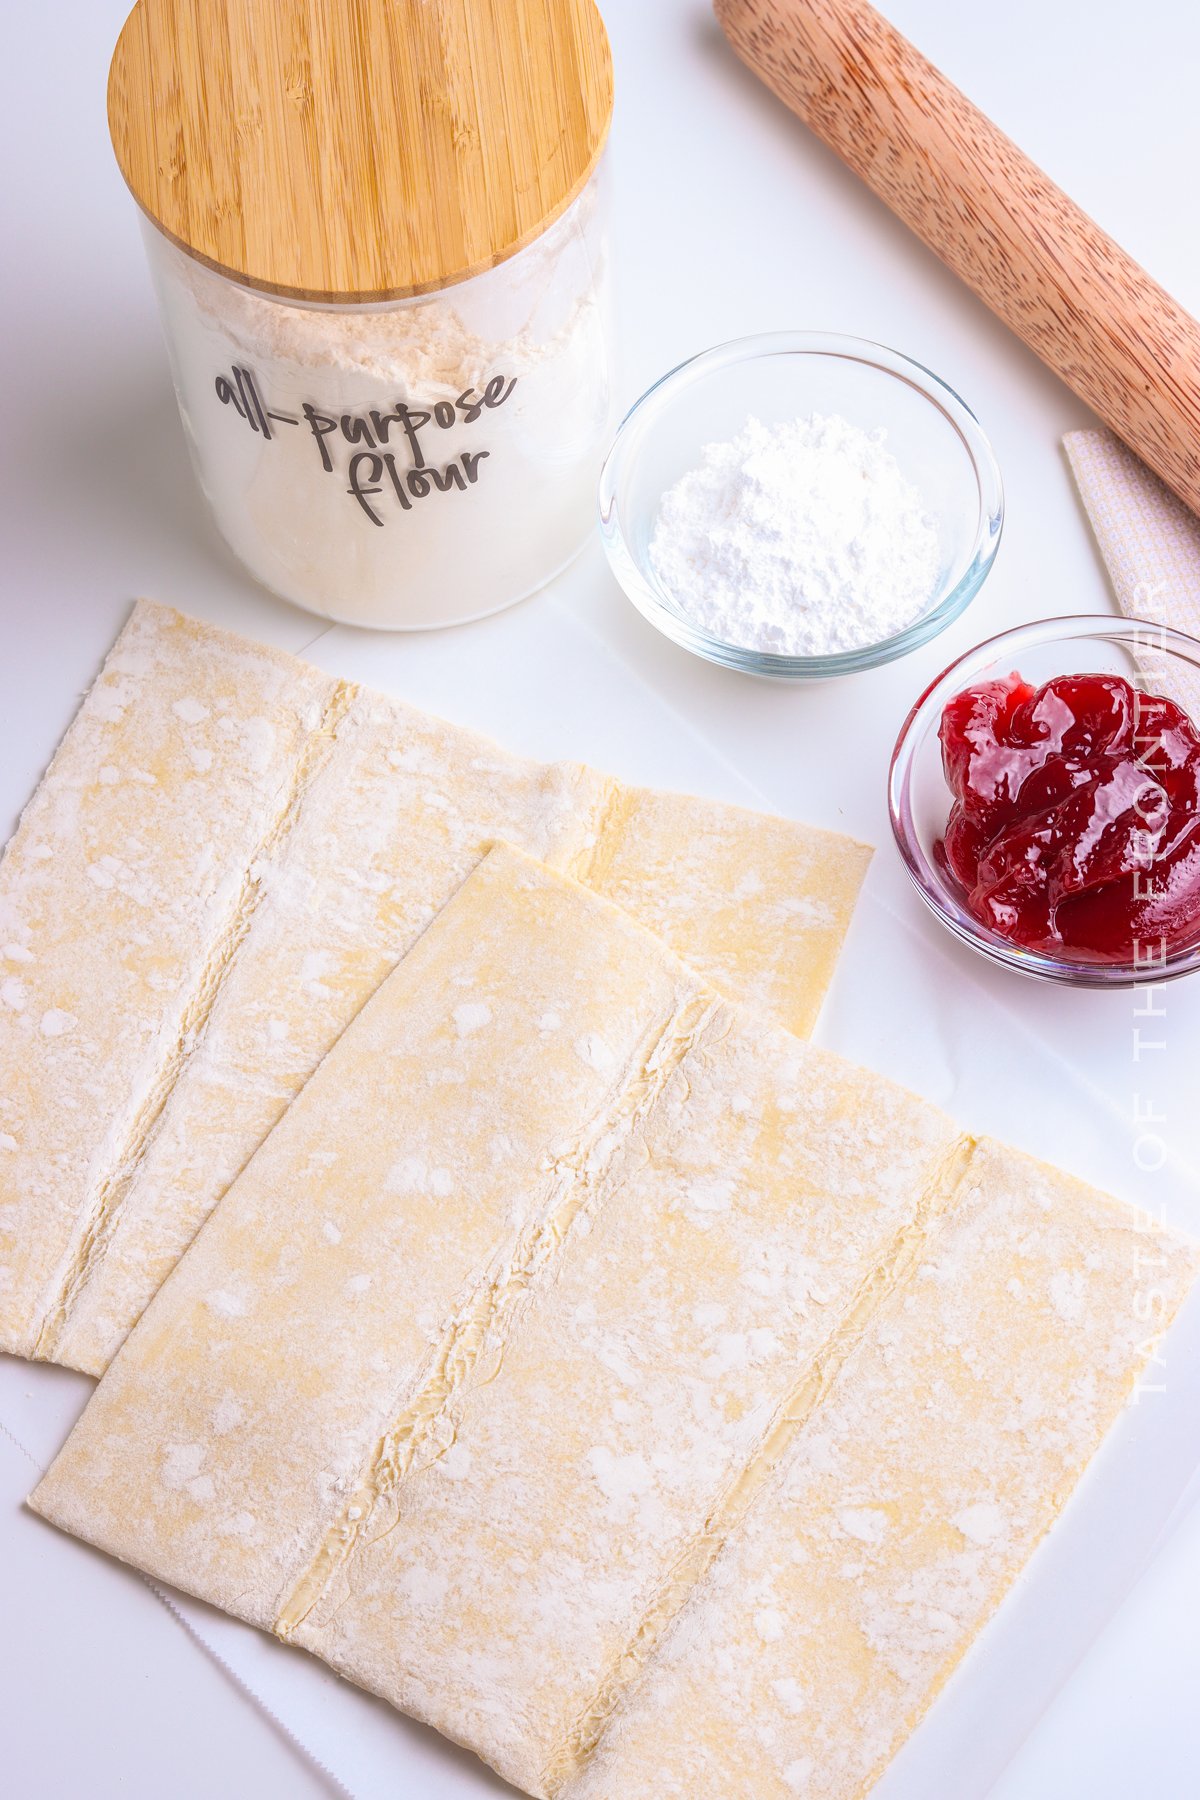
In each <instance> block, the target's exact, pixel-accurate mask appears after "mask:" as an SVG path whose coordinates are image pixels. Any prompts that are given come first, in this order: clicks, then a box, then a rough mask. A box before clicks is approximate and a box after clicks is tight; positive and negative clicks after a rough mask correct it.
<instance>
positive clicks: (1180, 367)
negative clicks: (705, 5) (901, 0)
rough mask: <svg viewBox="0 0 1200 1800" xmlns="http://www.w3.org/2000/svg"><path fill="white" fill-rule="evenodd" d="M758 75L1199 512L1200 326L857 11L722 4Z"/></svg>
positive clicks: (853, 4) (946, 85)
mask: <svg viewBox="0 0 1200 1800" xmlns="http://www.w3.org/2000/svg"><path fill="white" fill-rule="evenodd" d="M716 14H717V18H718V19H719V21H720V23H721V27H722V29H723V30H724V32H725V35H726V36H727V37H728V39H729V41H730V43H731V44H732V45H733V47H734V49H735V50H736V51H737V53H738V55H739V56H740V57H741V58H742V59H743V61H744V62H746V63H748V64H749V66H750V68H752V69H753V70H754V72H755V74H756V75H758V76H760V77H761V78H762V80H763V81H765V82H766V84H767V86H768V87H770V88H772V89H773V90H774V92H775V93H776V94H778V95H779V97H780V99H781V100H784V101H786V103H787V105H788V106H790V107H791V109H792V111H793V112H794V113H797V114H798V115H799V117H800V118H801V119H803V121H804V123H805V124H806V125H808V126H810V127H811V129H812V130H813V131H815V132H816V133H817V135H818V137H821V138H824V140H825V142H826V143H827V144H828V145H829V146H830V147H831V148H832V149H834V150H836V151H837V153H838V155H839V156H840V157H841V158H842V159H843V161H844V162H846V163H848V164H849V165H850V167H851V168H852V169H853V170H854V172H855V174H857V175H860V176H861V177H862V179H863V180H864V181H865V182H866V183H867V185H868V186H869V187H871V188H873V189H874V191H875V193H877V194H878V195H879V197H880V198H881V199H882V200H885V201H886V202H887V204H888V206H890V207H891V209H892V211H893V212H895V213H897V214H898V215H899V217H900V218H902V219H903V220H904V222H905V224H906V225H908V226H910V227H911V228H912V230H913V231H915V232H916V234H917V236H918V237H920V238H923V239H924V241H925V243H927V244H928V245H929V247H930V248H931V249H932V250H935V251H936V252H937V254H938V255H939V256H940V257H941V259H942V261H943V262H944V263H946V264H948V266H949V267H950V268H951V269H953V270H954V272H955V274H956V275H959V276H961V277H962V279H963V280H964V281H965V282H967V283H968V285H969V286H970V287H972V288H974V290H975V292H976V293H977V294H978V295H979V296H980V298H981V299H982V300H984V301H986V303H987V304H988V306H990V307H991V309H992V311H993V312H994V313H997V314H998V315H999V317H1000V318H1001V319H1003V320H1004V323H1005V324H1006V325H1008V326H1009V327H1010V328H1011V330H1013V331H1015V332H1016V334H1017V336H1018V337H1020V338H1023V339H1024V341H1025V342H1026V343H1027V344H1028V345H1029V347H1030V349H1031V350H1035V351H1036V352H1037V354H1038V355H1039V356H1040V357H1041V359H1042V361H1043V362H1045V363H1046V364H1048V365H1049V367H1050V368H1051V369H1053V370H1054V372H1055V373H1056V374H1057V375H1060V376H1061V377H1062V379H1063V380H1064V381H1065V382H1066V383H1067V386H1068V387H1070V388H1073V389H1074V391H1075V392H1076V393H1077V394H1078V395H1079V396H1080V398H1081V399H1083V400H1086V401H1087V403H1088V405H1089V406H1091V407H1093V408H1094V409H1095V411H1096V412H1098V413H1099V415H1100V417H1101V418H1102V419H1103V420H1104V422H1105V424H1107V425H1110V426H1111V427H1112V429H1113V430H1114V431H1115V432H1116V433H1117V434H1118V435H1119V436H1120V437H1122V438H1124V440H1125V442H1126V443H1127V444H1128V445H1129V446H1130V448H1131V449H1133V450H1135V451H1136V452H1137V454H1138V455H1139V456H1140V457H1142V458H1143V460H1144V461H1145V462H1147V463H1149V465H1150V467H1151V468H1152V469H1153V470H1154V471H1155V472H1156V473H1157V474H1158V475H1161V477H1162V479H1163V480H1164V481H1165V482H1166V483H1167V485H1168V487H1171V488H1173V489H1174V491H1175V492H1176V493H1177V494H1178V495H1179V497H1180V499H1181V500H1183V501H1185V502H1186V504H1187V505H1188V506H1190V507H1191V508H1192V510H1193V511H1195V512H1200V454H1198V451H1200V324H1198V323H1197V321H1196V320H1195V319H1194V318H1193V317H1192V316H1191V314H1190V313H1187V312H1185V311H1184V309H1183V308H1182V307H1181V306H1180V305H1179V304H1178V303H1177V302H1176V301H1175V300H1173V299H1172V298H1171V296H1170V295H1169V294H1168V293H1167V292H1166V291H1165V289H1163V288H1161V287H1159V285H1158V283H1157V282H1156V281H1153V280H1151V278H1150V276H1149V275H1147V273H1146V271H1145V270H1144V269H1143V268H1142V267H1141V266H1140V265H1139V264H1138V263H1136V262H1134V260H1133V258H1132V257H1131V256H1129V255H1127V254H1126V252H1125V251H1124V250H1122V249H1121V247H1120V245H1119V244H1115V243H1114V242H1113V240H1112V238H1110V237H1109V236H1108V235H1107V234H1106V233H1105V232H1103V231H1101V229H1100V227H1099V226H1098V225H1097V224H1096V223H1095V221H1094V220H1093V219H1089V218H1088V216H1087V214H1086V213H1085V212H1082V211H1081V210H1080V208H1079V207H1078V206H1076V205H1075V202H1074V201H1073V200H1071V199H1070V198H1069V196H1068V195H1066V194H1064V192H1063V191H1062V189H1061V188H1060V187H1057V186H1056V185H1055V184H1054V182H1052V181H1051V180H1050V178H1049V177H1048V176H1047V175H1046V174H1044V173H1043V171H1042V170H1041V169H1039V168H1038V167H1037V165H1036V164H1035V163H1033V162H1031V161H1030V159H1029V158H1028V157H1027V156H1026V155H1025V154H1024V153H1023V152H1022V151H1021V150H1019V149H1018V148H1017V146H1016V144H1014V143H1013V141H1012V139H1011V138H1008V137H1005V135H1004V133H1003V132H1002V131H1000V130H998V129H997V127H996V126H995V125H993V124H992V122H991V120H990V119H989V118H987V117H986V115H985V114H983V113H981V112H980V111H979V109H978V107H976V106H973V105H972V104H971V102H970V101H969V100H968V99H967V98H966V96H965V94H962V93H960V91H959V90H958V88H956V87H954V86H953V84H952V83H951V82H949V81H947V79H946V77H945V76H944V75H943V74H942V73H941V72H940V70H938V69H935V68H934V66H933V64H932V63H931V62H928V61H927V60H926V58H925V57H923V56H922V55H921V54H920V52H919V51H917V50H915V49H914V48H913V46H912V45H911V44H910V43H909V42H908V40H907V39H906V38H904V37H901V35H900V33H899V32H898V31H896V30H894V29H893V27H892V26H891V25H889V24H888V22H887V20H886V19H884V18H883V17H881V15H880V14H879V13H877V12H876V11H875V9H874V7H872V6H868V5H865V4H864V3H863V0H716Z"/></svg>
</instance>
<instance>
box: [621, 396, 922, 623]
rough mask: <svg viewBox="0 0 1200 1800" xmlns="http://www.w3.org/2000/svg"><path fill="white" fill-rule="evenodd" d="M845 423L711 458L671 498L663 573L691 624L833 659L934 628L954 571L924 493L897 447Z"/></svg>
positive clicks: (802, 428)
mask: <svg viewBox="0 0 1200 1800" xmlns="http://www.w3.org/2000/svg"><path fill="white" fill-rule="evenodd" d="M885 438H886V433H885V432H884V431H883V429H882V428H880V429H878V430H875V431H870V432H867V431H862V430H860V429H859V427H858V426H856V425H851V424H849V423H848V422H847V421H846V420H845V419H843V418H839V417H838V416H837V415H833V416H831V417H823V416H822V415H821V414H820V413H813V414H812V415H811V416H810V417H808V418H800V419H791V420H787V421H785V422H784V423H782V424H778V425H770V426H768V425H764V424H762V423H761V422H760V421H759V420H758V419H749V420H747V422H746V424H745V425H744V426H743V428H742V430H741V431H739V432H738V434H737V436H736V437H735V438H733V439H732V440H730V441H728V442H724V443H718V444H708V445H706V446H705V448H704V451H703V454H702V459H701V461H700V463H699V465H698V466H697V467H696V468H694V469H690V470H688V472H687V473H686V474H685V475H683V476H682V477H681V478H680V479H679V480H678V481H677V482H676V483H675V485H674V486H673V487H671V488H670V489H668V491H667V492H666V493H665V494H664V495H663V498H662V501H661V504H660V506H659V510H658V516H657V519H656V521H655V524H654V531H653V536H652V539H651V544H650V562H651V566H652V567H653V570H654V573H655V574H656V576H657V577H658V580H659V581H660V583H661V584H662V586H663V588H664V589H665V590H666V592H667V593H668V594H669V595H670V596H671V598H672V600H673V601H674V603H675V605H676V606H677V607H678V609H679V610H680V612H682V613H685V614H686V615H687V617H688V618H689V619H690V620H691V621H692V622H693V623H694V624H696V625H698V626H700V627H701V629H702V630H704V631H706V632H707V633H708V634H709V635H710V636H712V637H715V638H719V639H721V640H722V642H724V643H728V644H737V645H740V646H742V647H743V648H745V649H748V650H765V651H773V652H775V653H776V654H778V655H784V656H825V655H830V654H833V653H836V652H839V651H845V650H858V649H862V648H864V647H865V646H867V645H869V644H876V643H879V642H880V641H881V640H882V639H884V638H888V637H892V636H893V635H894V634H895V633H896V632H898V631H902V630H903V629H904V627H905V626H906V625H911V624H913V623H914V621H915V620H917V619H918V618H920V616H921V614H922V613H923V612H924V611H925V610H926V608H927V606H928V604H929V601H930V599H931V598H932V595H933V591H934V588H935V586H936V584H937V579H938V574H939V569H940V560H941V559H940V551H939V546H938V535H937V530H936V527H935V525H934V523H933V522H932V521H931V520H930V518H929V517H928V515H927V513H926V511H925V507H924V504H923V501H922V498H921V495H920V493H919V492H918V490H917V489H916V488H915V487H914V486H913V485H912V483H911V482H910V481H909V480H908V479H907V478H906V477H905V475H904V474H903V472H902V470H901V469H900V466H899V464H898V463H897V462H896V459H895V457H894V456H893V455H892V453H891V451H890V450H888V449H887V448H886V447H885Z"/></svg>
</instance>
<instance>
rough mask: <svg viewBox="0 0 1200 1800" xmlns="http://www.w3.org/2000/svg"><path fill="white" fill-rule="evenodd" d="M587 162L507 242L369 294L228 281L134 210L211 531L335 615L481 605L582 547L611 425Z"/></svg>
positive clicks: (300, 600)
mask: <svg viewBox="0 0 1200 1800" xmlns="http://www.w3.org/2000/svg"><path fill="white" fill-rule="evenodd" d="M607 224H608V195H607V181H606V178H605V174H604V169H603V164H601V165H600V166H598V167H597V168H596V169H595V170H594V171H593V173H592V175H591V177H590V178H589V180H588V182H587V184H586V185H585V187H584V188H583V190H582V192H581V193H580V194H579V196H578V197H577V198H576V199H575V200H574V201H573V202H572V203H571V205H570V206H568V207H567V209H566V211H565V212H563V213H562V214H561V215H560V216H559V217H558V218H557V219H556V220H554V221H553V222H552V223H551V224H550V225H549V226H548V227H547V229H546V230H545V231H544V232H543V233H542V234H541V235H540V236H539V237H537V238H535V239H534V241H533V242H532V243H530V244H528V245H527V246H526V247H525V248H524V249H522V250H520V251H518V252H517V253H516V254H514V255H512V256H510V257H508V258H507V259H506V260H504V261H502V262H500V263H498V264H497V265H496V266H495V267H493V268H490V269H488V270H486V271H485V272H484V273H482V274H480V275H475V276H472V277H470V278H469V279H467V280H464V281H460V282H457V283H455V284H454V285H452V286H449V287H445V288H442V289H440V290H438V291H437V292H435V293H432V294H423V295H420V296H418V297H416V298H413V299H406V300H402V301H388V302H384V303H382V304H376V305H358V304H356V305H347V306H340V305H328V304H314V303H313V302H311V301H304V302H297V301H293V300H287V299H282V298H280V297H278V296H276V295H274V294H271V293H267V292H263V291H260V290H259V289H256V288H251V287H246V286H243V285H241V284H240V283H238V282H235V281H233V280H231V279H229V278H228V277H227V276H226V275H223V274H219V273H217V272H216V271H214V270H213V269H211V268H209V267H208V266H207V265H206V264H205V263H203V262H201V261H200V260H199V259H198V258H196V257H194V256H191V255H189V254H187V253H186V252H185V251H183V250H181V249H179V248H178V247H177V246H176V245H175V243H173V242H172V240H171V239H170V238H168V237H167V236H166V235H165V234H164V233H163V232H162V231H160V230H159V229H158V228H157V226H156V225H155V224H154V223H153V222H152V221H151V220H150V219H146V218H144V221H143V229H144V236H145V241H146V248H147V255H148V257H149V261H150V268H151V272H152V274H153V278H154V284H155V288H156V291H157V295H158V301H159V307H160V310H161V314H162V319H163V326H164V330H165V333H166V338H167V345H168V350H169V353H170V358H171V368H172V373H173V375H174V380H175V388H176V392H177V394H178V396H179V407H180V412H181V414H182V417H183V424H184V430H185V432H186V435H187V440H188V445H189V448H190V451H191V455H192V461H193V463H194V465H195V469H196V473H197V476H198V477H199V481H200V485H201V487H202V489H203V491H204V494H205V496H206V498H207V501H208V504H209V507H210V508H211V511H212V515H213V518H214V519H215V521H216V524H217V527H218V529H219V530H220V532H221V535H222V536H223V537H224V538H225V540H226V542H227V543H228V544H229V546H230V548H231V549H232V550H233V552H234V554H235V555H236V556H237V557H238V558H239V560H240V561H241V562H242V563H243V564H244V565H245V567H246V568H247V569H248V570H249V571H250V573H251V574H252V575H254V576H256V577H257V579H258V580H259V581H261V582H262V583H263V584H264V586H266V587H268V588H270V589H271V590H272V591H273V592H275V593H277V594H280V595H282V596H283V597H284V598H285V599H287V600H290V601H293V602H294V603H295V604H296V605H297V606H302V607H304V608H306V609H307V610H308V611H310V612H314V613H318V614H320V615H321V616H322V617H324V618H329V619H336V620H338V621H341V622H343V623H345V624H350V625H364V626H373V627H377V628H382V629H385V630H411V629H421V628H425V627H429V626H437V625H452V624H458V623H461V622H463V621H465V620H468V619H476V618H481V617H483V616H484V615H485V614H487V613H491V612H497V611H499V610H500V609H501V608H502V607H505V606H509V605H511V604H512V603H513V602H514V601H517V600H520V599H523V598H524V597H525V596H526V595H527V594H529V593H532V592H533V591H534V589H536V588H538V587H541V586H542V585H543V584H544V583H545V582H547V581H549V580H550V579H551V577H552V576H554V575H555V574H556V573H557V572H558V571H559V570H560V569H562V568H563V567H564V565H565V564H567V563H568V562H570V561H571V559H572V558H573V557H574V556H575V555H576V553H577V552H578V551H579V550H580V549H581V548H582V546H583V543H584V541H585V540H586V538H587V536H588V534H589V532H590V531H591V530H592V528H593V523H594V518H595V492H596V478H597V474H598V471H599V467H600V463H601V459H602V457H603V453H604V449H605V447H606V442H607V438H608V435H609V431H610V428H611V423H612V385H613V384H612V375H611V366H610V364H611V347H612V324H611V315H610V305H609V292H608V266H609V257H608V244H607Z"/></svg>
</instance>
